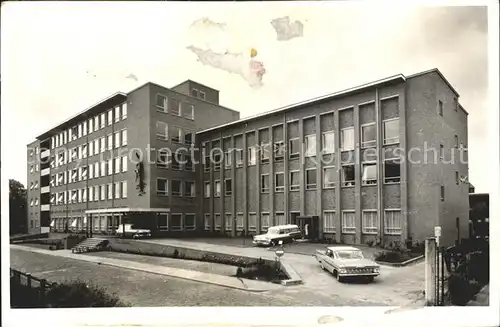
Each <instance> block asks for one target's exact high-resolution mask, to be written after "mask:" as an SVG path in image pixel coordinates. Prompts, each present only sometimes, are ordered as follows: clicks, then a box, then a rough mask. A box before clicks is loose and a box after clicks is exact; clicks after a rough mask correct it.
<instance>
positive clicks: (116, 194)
mask: <svg viewBox="0 0 500 327" xmlns="http://www.w3.org/2000/svg"><path fill="white" fill-rule="evenodd" d="M119 198H120V183H115V199H119Z"/></svg>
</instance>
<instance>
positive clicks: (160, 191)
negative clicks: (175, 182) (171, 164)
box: [156, 178, 168, 196]
mask: <svg viewBox="0 0 500 327" xmlns="http://www.w3.org/2000/svg"><path fill="white" fill-rule="evenodd" d="M156 194H157V195H160V196H167V195H168V180H167V179H165V178H157V179H156Z"/></svg>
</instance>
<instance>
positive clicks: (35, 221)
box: [30, 219, 39, 228]
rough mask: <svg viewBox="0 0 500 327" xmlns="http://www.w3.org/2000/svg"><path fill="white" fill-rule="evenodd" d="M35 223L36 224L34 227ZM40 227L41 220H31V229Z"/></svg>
mask: <svg viewBox="0 0 500 327" xmlns="http://www.w3.org/2000/svg"><path fill="white" fill-rule="evenodd" d="M33 222H34V223H35V224H34V225H33ZM38 227H39V220H38V219H34V220H33V219H30V228H38Z"/></svg>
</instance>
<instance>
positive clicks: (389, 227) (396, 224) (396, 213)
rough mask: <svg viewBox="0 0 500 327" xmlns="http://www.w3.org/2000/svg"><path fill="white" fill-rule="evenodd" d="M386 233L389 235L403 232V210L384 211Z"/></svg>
mask: <svg viewBox="0 0 500 327" xmlns="http://www.w3.org/2000/svg"><path fill="white" fill-rule="evenodd" d="M384 233H385V234H388V235H400V234H401V210H400V209H386V210H385V213H384Z"/></svg>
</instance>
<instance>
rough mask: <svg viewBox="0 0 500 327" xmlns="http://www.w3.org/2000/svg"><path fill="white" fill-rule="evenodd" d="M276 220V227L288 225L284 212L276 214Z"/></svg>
mask: <svg viewBox="0 0 500 327" xmlns="http://www.w3.org/2000/svg"><path fill="white" fill-rule="evenodd" d="M274 218H275V219H276V225H286V219H285V213H284V212H281V211H280V212H275V213H274Z"/></svg>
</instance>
